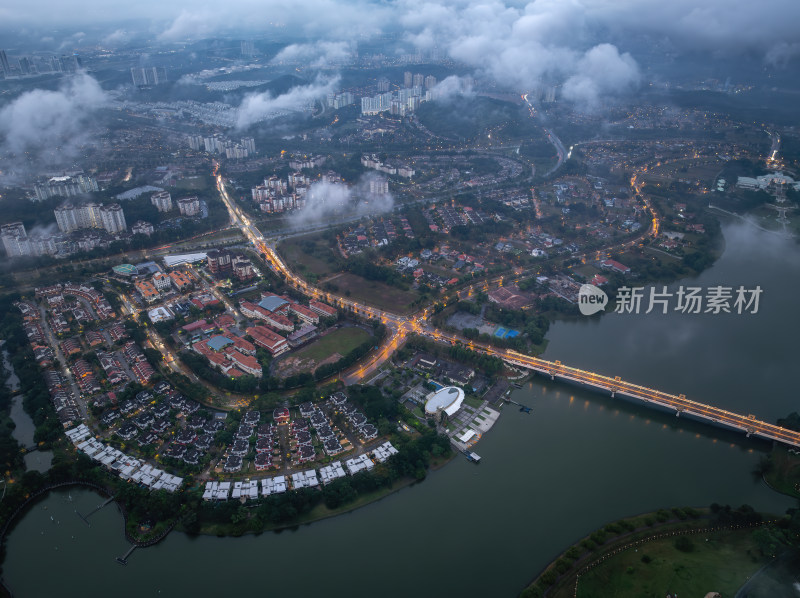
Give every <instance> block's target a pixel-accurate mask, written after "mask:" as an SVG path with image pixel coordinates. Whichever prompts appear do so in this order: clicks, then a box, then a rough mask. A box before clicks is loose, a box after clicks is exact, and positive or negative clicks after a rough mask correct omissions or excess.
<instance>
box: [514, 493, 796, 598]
mask: <svg viewBox="0 0 800 598" xmlns="http://www.w3.org/2000/svg"><path fill="white" fill-rule="evenodd" d="M779 520H781V518H776V517H775V516H773V515H769V514H760V513H756V512H755V511H753V510H752V509H750V508H749V507H746V506H743V507H740V508H739V509H737V510H731V509H730V507H719V505H714V506H713V507H712V508H710V509H693V508H689V507H684V508H683V509H678V508H673V509H671V510H669V511H667V510H665V509H661V510H659V511H655V512H652V513H646V514H642V515H637V516H634V517H628V518H625V519H621V520H618V521H616V522H613V523H609V524H608V525H606V526H604V527H602V528H600V529H598V530H595V531H594V532H592V533H591V534H589V535H587V536H586V537H584V538H582V539H581V540H580V541H578V542H577V543H575V544H573V545H572V546H571V547H569V548H568V549H567V550H566V551H564V552H563V553H562V554H561V555H559V557H558V558H556V559H555V560H554V561H553V562H551V563H550V564H549V565H548V566H547V567H546V568H545V570H544V571H542V573H541V574H540V575H539V576H538V577H537V578H535V579H534V580H533V581H532V582H531V583H530V584H529V585H528V586H527V587H526V588H525V589H524V590H523V591H522V593H521V594H520V597H521V598H544V597H548V598H581V597H585V598H591V597H594V596H600V595H603V596H612V594H608V589H609V588H614V593H613V596H615V597H619V598H628V597H630V598H640V597H641V596H650V595H653V596H655V595H659V596H660V595H665V594H667V593H671V594H676V595H705V593H707V592H712V591H715V592H720V593H722V595H724V596H731V595H733V593H734V592H735V591H736V590H737V589H738V588H739V587H741V586H742V585H743V584H744V583H746V581H747V580H748V579H749V578H750V575H751V574H752V573H754V572H756V571H758V570H759V568H760V567H762V566H763V565H764V564H765V563H768V562H769V561H770V560H772V559H773V558H774V556H775V551H776V550H777V549H773V551H772V552H770V551H768V553H764V552H763V551H764V547H765V543H764V542H763V540H760V539H759V538H758V537H757V536H754V532H755V531H756V530H758V529H761V528H766V529H771V528H772V527H773V526H774V525H775V524H776V523H777V522H778V521H779ZM787 521H788V520H787V519H785V518H784V519H783V520H781V525H782V524H783V523H786V522H787Z"/></svg>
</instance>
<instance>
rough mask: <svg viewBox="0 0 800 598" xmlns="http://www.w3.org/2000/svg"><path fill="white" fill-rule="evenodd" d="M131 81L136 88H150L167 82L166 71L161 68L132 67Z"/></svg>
mask: <svg viewBox="0 0 800 598" xmlns="http://www.w3.org/2000/svg"><path fill="white" fill-rule="evenodd" d="M131 79H132V80H133V84H134V85H135V86H136V87H151V86H153V85H160V84H162V83H165V82H166V81H167V69H165V68H164V67H161V66H148V67H134V68H132V69H131Z"/></svg>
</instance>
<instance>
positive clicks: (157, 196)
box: [150, 191, 172, 212]
mask: <svg viewBox="0 0 800 598" xmlns="http://www.w3.org/2000/svg"><path fill="white" fill-rule="evenodd" d="M150 203H152V204H153V205H154V206H155V207H156V209H157V210H158V211H159V212H169V211H170V210H171V209H172V197H171V196H170V194H169V191H159V192H158V193H153V195H151V196H150Z"/></svg>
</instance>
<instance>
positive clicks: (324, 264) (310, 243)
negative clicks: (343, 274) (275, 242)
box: [278, 236, 338, 277]
mask: <svg viewBox="0 0 800 598" xmlns="http://www.w3.org/2000/svg"><path fill="white" fill-rule="evenodd" d="M278 251H279V252H280V254H281V255H282V256H283V258H284V259H285V260H286V263H287V264H288V265H289V267H290V268H291V269H292V270H294V271H295V272H297V273H298V274H300V275H301V276H303V275H306V274H309V273H310V274H315V275H316V276H319V277H322V276H328V275H329V274H333V273H334V272H336V271H337V270H338V267H337V263H336V259H335V256H334V254H333V252H332V251H331V249H330V248H329V247H327V246H326V244H325V241H324V240H322V239H320V238H318V237H315V236H305V237H295V238H292V239H288V240H286V241H284V242H282V243H281V244H280V245H279V246H278Z"/></svg>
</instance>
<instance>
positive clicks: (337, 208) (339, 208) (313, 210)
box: [291, 172, 394, 226]
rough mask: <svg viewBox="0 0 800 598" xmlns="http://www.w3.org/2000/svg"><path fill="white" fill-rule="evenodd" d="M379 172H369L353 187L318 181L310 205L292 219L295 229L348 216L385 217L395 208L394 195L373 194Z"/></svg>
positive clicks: (309, 194)
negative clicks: (384, 214)
mask: <svg viewBox="0 0 800 598" xmlns="http://www.w3.org/2000/svg"><path fill="white" fill-rule="evenodd" d="M380 178H381V177H380V176H379V175H377V174H376V173H372V172H370V173H367V174H365V175H364V176H362V177H361V178H360V179H359V180H358V183H356V184H355V185H354V186H353V187H349V186H347V185H345V184H343V183H329V182H324V181H321V182H318V183H314V184H313V185H311V187H309V189H308V192H307V193H306V205H305V206H304V207H303V209H301V210H298V211H297V212H295V213H294V214H293V215H292V217H291V219H292V224H293V225H294V226H304V225H307V224H314V223H317V222H325V221H332V220H336V219H338V218H342V217H344V216H347V215H351V214H356V215H368V214H383V213H385V212H388V211H390V210H391V209H392V208H393V207H394V197H392V194H391V193H378V194H376V193H371V192H370V181H376V180H379V179H380Z"/></svg>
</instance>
